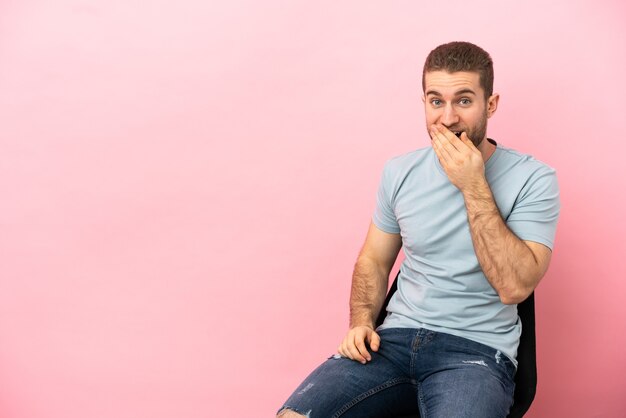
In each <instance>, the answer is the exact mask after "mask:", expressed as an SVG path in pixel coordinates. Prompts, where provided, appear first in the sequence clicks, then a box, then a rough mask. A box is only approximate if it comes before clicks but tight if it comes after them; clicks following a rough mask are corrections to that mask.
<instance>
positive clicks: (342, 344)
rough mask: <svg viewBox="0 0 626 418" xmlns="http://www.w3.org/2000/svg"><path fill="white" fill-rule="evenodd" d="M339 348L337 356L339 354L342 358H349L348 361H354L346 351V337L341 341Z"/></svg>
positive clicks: (348, 351)
mask: <svg viewBox="0 0 626 418" xmlns="http://www.w3.org/2000/svg"><path fill="white" fill-rule="evenodd" d="M339 347H340V350H339V354H341V355H342V356H344V357H346V358H349V359H350V360H354V359H353V358H352V354H350V350H348V337H347V336H346V338H344V339H343V341H342V342H341V345H340V346H339Z"/></svg>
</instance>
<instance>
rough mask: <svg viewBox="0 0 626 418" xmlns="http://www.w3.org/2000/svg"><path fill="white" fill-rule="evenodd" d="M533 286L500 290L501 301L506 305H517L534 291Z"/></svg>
mask: <svg viewBox="0 0 626 418" xmlns="http://www.w3.org/2000/svg"><path fill="white" fill-rule="evenodd" d="M533 290H534V288H532V287H517V288H515V289H510V290H506V291H501V292H498V296H499V297H500V302H502V303H503V304H505V305H517V304H519V303H522V302H524V301H525V300H526V299H527V298H528V296H530V294H531V293H532V292H533Z"/></svg>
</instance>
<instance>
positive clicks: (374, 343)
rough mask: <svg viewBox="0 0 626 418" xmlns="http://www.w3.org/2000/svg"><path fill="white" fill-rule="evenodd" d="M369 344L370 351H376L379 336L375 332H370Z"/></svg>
mask: <svg viewBox="0 0 626 418" xmlns="http://www.w3.org/2000/svg"><path fill="white" fill-rule="evenodd" d="M369 343H370V348H371V349H372V351H378V349H379V348H380V336H379V335H378V333H377V332H375V331H372V333H371V334H370V336H369Z"/></svg>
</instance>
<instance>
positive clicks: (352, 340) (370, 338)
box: [337, 325, 380, 364]
mask: <svg viewBox="0 0 626 418" xmlns="http://www.w3.org/2000/svg"><path fill="white" fill-rule="evenodd" d="M365 343H367V344H368V345H369V346H370V349H371V350H372V351H378V348H379V347H380V337H379V336H378V334H377V333H376V331H374V330H373V329H372V327H369V326H365V325H360V326H356V327H354V328H351V329H350V331H348V334H346V336H345V338H344V339H343V341H342V342H341V344H340V345H339V348H338V350H337V351H339V354H341V355H342V356H344V357H347V358H349V359H351V360H354V361H358V362H359V363H362V364H365V363H367V362H368V361H371V360H372V356H371V355H370V353H369V351H367V347H366V345H365Z"/></svg>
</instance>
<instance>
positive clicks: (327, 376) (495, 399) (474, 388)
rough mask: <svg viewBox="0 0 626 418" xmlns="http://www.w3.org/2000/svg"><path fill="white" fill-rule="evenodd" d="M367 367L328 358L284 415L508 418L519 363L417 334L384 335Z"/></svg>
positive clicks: (441, 336) (460, 341)
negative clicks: (418, 414) (412, 414)
mask: <svg viewBox="0 0 626 418" xmlns="http://www.w3.org/2000/svg"><path fill="white" fill-rule="evenodd" d="M379 335H380V337H381V344H380V348H379V350H378V352H371V351H370V353H371V354H372V360H371V361H370V362H368V363H367V364H361V363H359V362H356V361H353V360H350V359H347V358H344V357H341V356H339V355H334V356H331V357H330V358H329V359H328V360H327V361H326V362H324V363H323V364H322V365H321V366H319V367H318V368H317V369H316V370H314V371H313V372H312V373H311V374H310V375H309V376H308V377H307V378H306V379H305V380H304V382H302V384H301V385H300V386H299V387H298V388H297V389H296V390H295V392H294V393H293V394H292V395H291V396H290V397H289V399H287V402H285V404H284V405H283V406H282V407H281V408H280V409H279V412H280V411H282V410H283V409H291V410H293V411H295V412H298V413H300V414H302V415H305V416H307V417H309V418H331V417H332V418H335V417H344V418H348V417H358V418H366V417H372V418H382V417H396V416H400V415H407V414H411V413H415V412H416V411H418V409H419V413H420V416H421V418H443V417H445V418H450V417H455V418H457V417H468V418H469V417H472V418H474V417H478V418H491V417H493V418H496V417H498V418H504V417H506V416H507V414H508V411H509V408H510V407H511V405H512V403H513V392H514V389H515V383H514V381H513V378H514V376H515V365H514V364H513V362H512V361H511V360H510V359H509V358H508V357H507V356H505V355H504V354H502V353H501V352H500V351H498V350H495V349H493V348H491V347H489V346H486V345H484V344H481V343H478V342H474V341H471V340H468V339H466V338H462V337H457V336H454V335H450V334H445V333H441V332H435V331H430V330H427V329H423V328H419V329H414V328H387V329H383V330H381V331H379Z"/></svg>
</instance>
